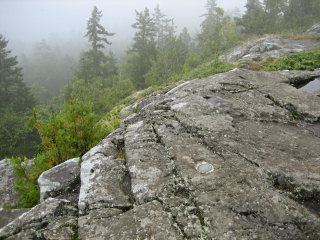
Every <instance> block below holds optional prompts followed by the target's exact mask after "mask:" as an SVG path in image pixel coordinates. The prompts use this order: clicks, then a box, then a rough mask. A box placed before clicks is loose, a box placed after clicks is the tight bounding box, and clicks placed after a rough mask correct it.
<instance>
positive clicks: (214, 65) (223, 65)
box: [172, 57, 235, 81]
mask: <svg viewBox="0 0 320 240" xmlns="http://www.w3.org/2000/svg"><path fill="white" fill-rule="evenodd" d="M234 68H235V66H234V65H233V64H231V63H227V62H224V61H221V60H219V59H218V57H215V58H214V59H213V60H211V61H209V62H206V63H203V64H200V65H199V66H197V67H196V68H194V69H191V70H189V71H186V72H183V73H181V74H179V75H177V76H174V77H173V78H172V80H173V81H177V80H192V79H195V78H204V77H207V76H210V75H214V74H217V73H223V72H228V71H230V70H232V69H234Z"/></svg>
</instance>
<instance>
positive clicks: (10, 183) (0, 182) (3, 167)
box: [0, 159, 19, 207]
mask: <svg viewBox="0 0 320 240" xmlns="http://www.w3.org/2000/svg"><path fill="white" fill-rule="evenodd" d="M14 182H15V177H14V175H13V169H12V166H11V164H10V162H9V161H8V160H6V159H3V160H1V161H0V207H2V206H15V205H17V204H18V200H19V198H18V195H17V192H16V191H15V190H14Z"/></svg>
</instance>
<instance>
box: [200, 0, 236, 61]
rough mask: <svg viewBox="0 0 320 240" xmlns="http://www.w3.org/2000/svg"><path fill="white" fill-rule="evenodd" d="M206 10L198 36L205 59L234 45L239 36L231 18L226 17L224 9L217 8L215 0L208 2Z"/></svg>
mask: <svg viewBox="0 0 320 240" xmlns="http://www.w3.org/2000/svg"><path fill="white" fill-rule="evenodd" d="M206 9H207V12H206V14H204V15H203V17H205V19H204V20H203V22H202V23H201V32H200V34H199V35H198V40H199V45H200V49H201V50H202V55H203V56H204V57H205V58H206V57H210V56H212V55H214V54H217V53H218V52H219V51H223V50H226V49H228V48H229V47H230V46H232V45H234V42H236V40H237V37H236V35H238V34H237V31H236V27H235V25H234V24H232V22H231V19H230V18H229V17H225V16H224V11H223V9H222V8H219V7H217V4H216V1H215V0H207V4H206Z"/></svg>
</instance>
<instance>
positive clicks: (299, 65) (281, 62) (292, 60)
mask: <svg viewBox="0 0 320 240" xmlns="http://www.w3.org/2000/svg"><path fill="white" fill-rule="evenodd" d="M316 68H320V49H317V50H312V51H305V52H300V53H295V54H291V55H288V56H285V57H283V58H280V59H278V60H277V61H276V62H275V63H274V64H270V65H269V66H267V67H266V68H264V71H278V70H308V71H313V70H314V69H316Z"/></svg>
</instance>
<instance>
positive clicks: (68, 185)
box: [38, 158, 80, 202]
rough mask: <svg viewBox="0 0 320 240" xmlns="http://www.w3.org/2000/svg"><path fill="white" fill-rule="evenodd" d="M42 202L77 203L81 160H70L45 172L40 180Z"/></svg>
mask: <svg viewBox="0 0 320 240" xmlns="http://www.w3.org/2000/svg"><path fill="white" fill-rule="evenodd" d="M38 184H39V187H40V201H41V202H42V201H44V200H45V199H47V198H49V197H51V198H60V199H67V200H69V201H72V202H77V201H78V197H79V189H80V158H74V159H70V160H68V161H65V162H64V163H62V164H60V165H58V166H55V167H53V168H51V169H49V170H48V171H45V172H43V173H42V174H41V175H40V176H39V178H38Z"/></svg>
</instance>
